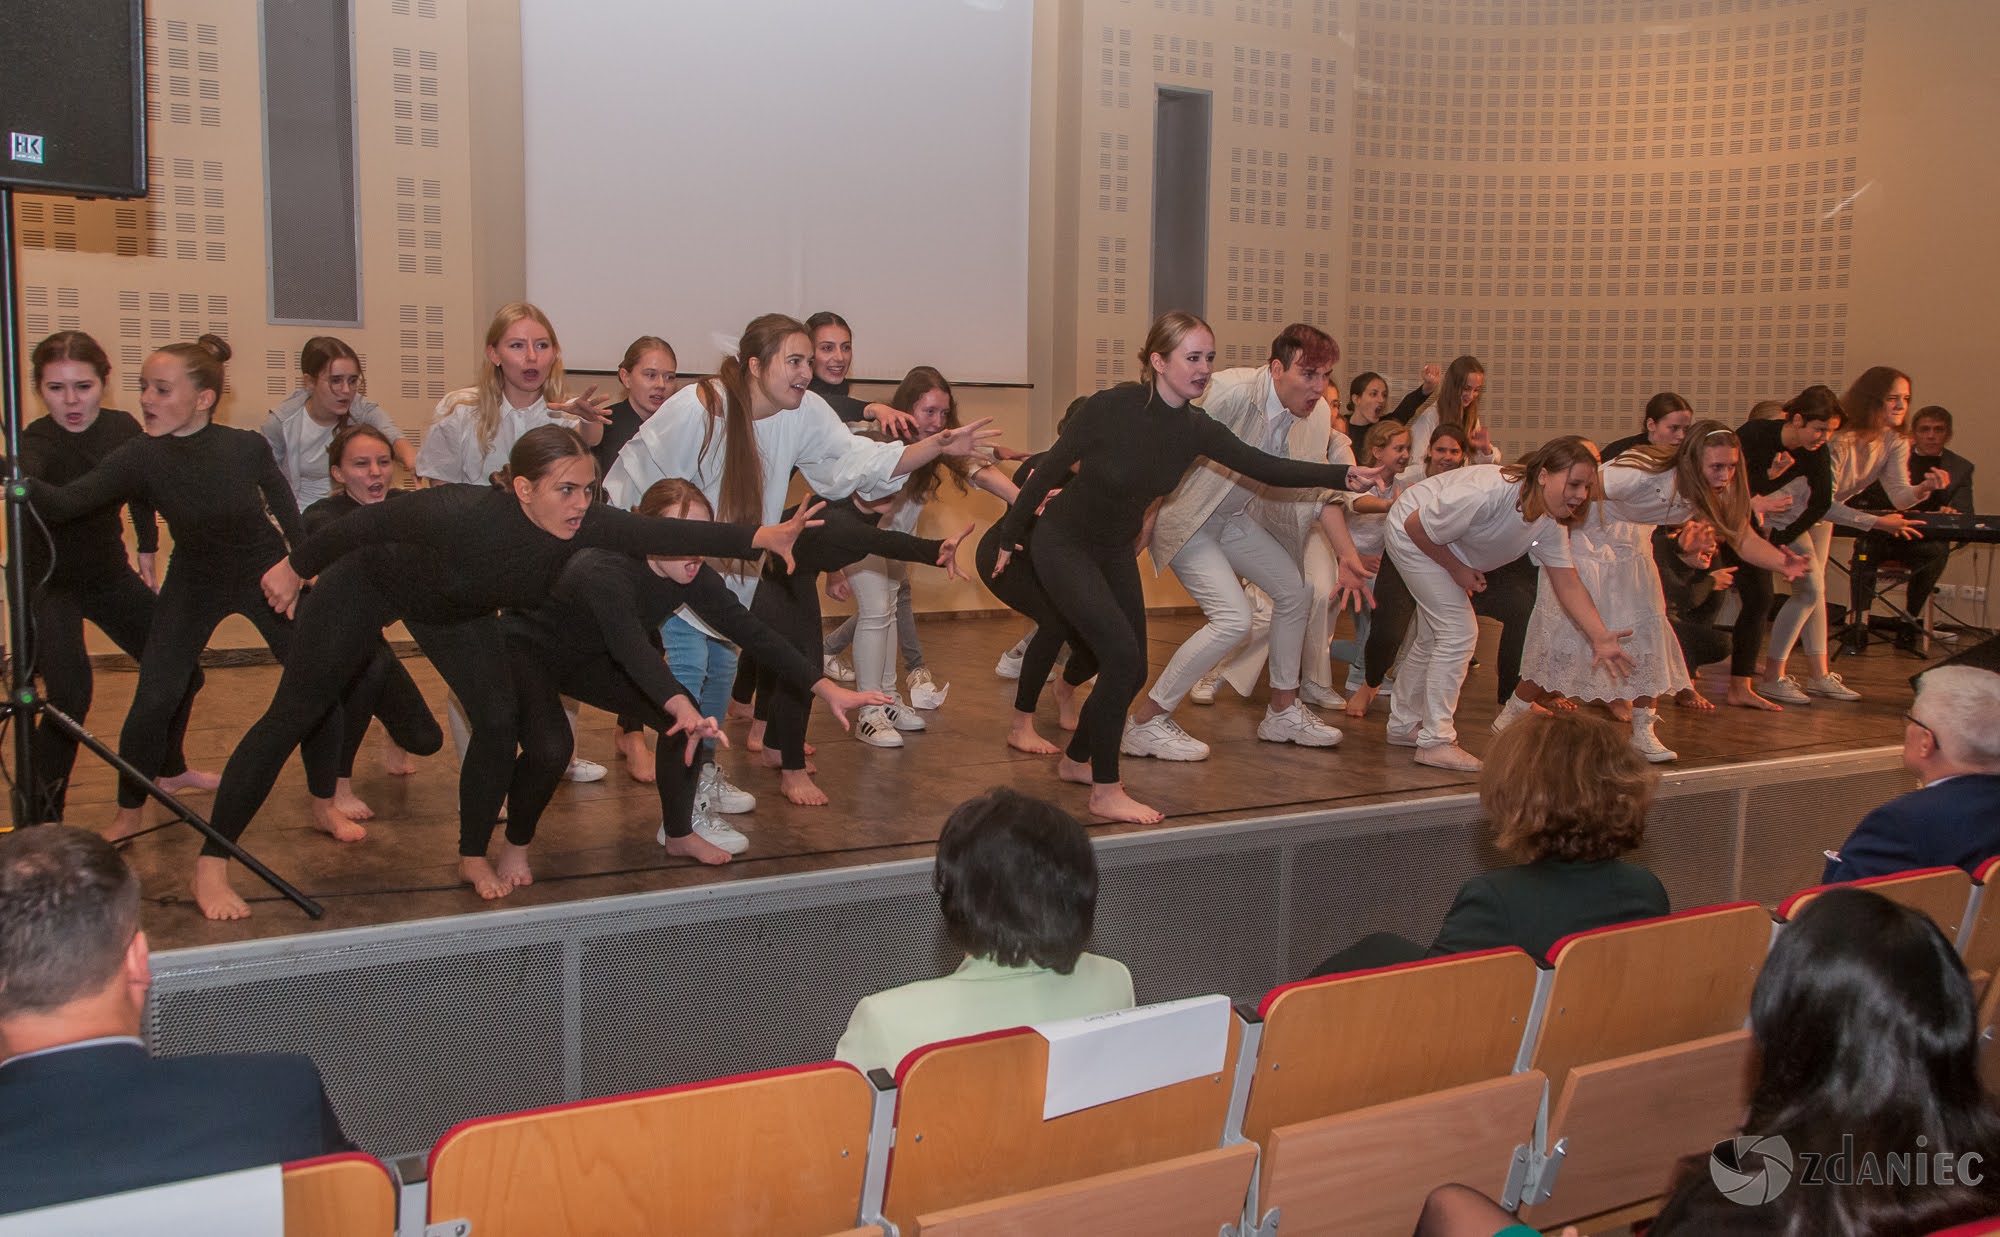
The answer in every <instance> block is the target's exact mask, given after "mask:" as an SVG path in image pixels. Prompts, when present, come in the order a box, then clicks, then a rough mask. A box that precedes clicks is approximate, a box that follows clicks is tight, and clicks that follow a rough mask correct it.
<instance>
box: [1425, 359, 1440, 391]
mask: <svg viewBox="0 0 2000 1237" xmlns="http://www.w3.org/2000/svg"><path fill="white" fill-rule="evenodd" d="M1443 381H1444V369H1443V368H1442V367H1441V366H1440V365H1438V363H1437V362H1436V361H1432V362H1431V363H1430V364H1428V365H1426V366H1424V393H1425V394H1426V395H1428V394H1430V393H1431V392H1432V391H1435V390H1437V389H1438V383H1440V382H1443Z"/></svg>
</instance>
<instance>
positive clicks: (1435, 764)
mask: <svg viewBox="0 0 2000 1237" xmlns="http://www.w3.org/2000/svg"><path fill="white" fill-rule="evenodd" d="M1417 763H1418V764H1420V765H1429V766H1430V767H1431V768H1433V769H1449V770H1450V771H1452V772H1453V773H1477V772H1479V770H1480V769H1481V768H1482V767H1483V766H1482V763H1481V761H1480V759H1479V757H1477V756H1475V755H1473V754H1472V753H1471V752H1468V751H1466V750H1465V749H1464V748H1462V747H1460V746H1459V745H1458V744H1456V743H1445V744H1440V745H1439V746H1437V747H1420V748H1418V749H1417Z"/></svg>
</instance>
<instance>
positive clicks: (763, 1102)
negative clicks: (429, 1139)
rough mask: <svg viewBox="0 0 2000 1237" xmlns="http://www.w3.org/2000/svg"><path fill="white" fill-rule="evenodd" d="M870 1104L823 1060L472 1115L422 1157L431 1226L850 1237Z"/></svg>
mask: <svg viewBox="0 0 2000 1237" xmlns="http://www.w3.org/2000/svg"><path fill="white" fill-rule="evenodd" d="M871 1102H872V1096H871V1093H870V1090H869V1086H868V1081H867V1079H865V1078H863V1077H862V1075H861V1073H860V1071H858V1070H856V1069H854V1068H853V1067H852V1066H849V1065H842V1064H836V1063H826V1064H819V1065H805V1066H799V1067H797V1068H794V1069H782V1070H772V1071H770V1072H767V1073H760V1074H743V1075H738V1076H736V1077H732V1078H722V1079H717V1080H715V1081H713V1082H701V1083H694V1084H691V1085H688V1086H682V1087H670V1088H667V1089H665V1090H661V1091H646V1092H639V1093H636V1094H632V1095H621V1096H613V1097H610V1098H606V1099H599V1100H585V1101H582V1102H579V1103H574V1104H560V1105H557V1106H555V1107H552V1108H543V1109H537V1110H534V1111H530V1112H523V1113H513V1114H509V1115H506V1116H497V1117H479V1118H475V1119H473V1120H471V1121H466V1122H463V1123H461V1124H459V1125H457V1126H455V1127H453V1128H452V1129H451V1130H449V1131H447V1132H446V1134H445V1135H444V1137H443V1138H441V1139H439V1140H438V1143H437V1145H436V1147H434V1148H433V1149H432V1150H431V1160H430V1220H431V1222H432V1223H439V1222H443V1221H448V1220H460V1219H463V1220H469V1221H470V1222H471V1224H472V1232H474V1233H476V1234H478V1237H530V1235H533V1237H586V1235H588V1237H598V1235H602V1237H611V1235H613V1234H629V1233H653V1234H667V1235H674V1234H688V1235H690V1237H692V1235H693V1234H702V1235H703V1237H718V1235H728V1234H742V1235H743V1237H751V1235H753V1234H755V1235H758V1237H785V1235H787V1234H789V1235H791V1237H825V1235H826V1234H829V1233H845V1232H849V1231H851V1230H853V1228H854V1226H855V1224H856V1222H857V1217H858V1216H859V1214H860V1209H861V1188H862V1176H863V1172H864V1170H865V1167H866V1164H867V1160H868V1135H869V1122H870V1119H871Z"/></svg>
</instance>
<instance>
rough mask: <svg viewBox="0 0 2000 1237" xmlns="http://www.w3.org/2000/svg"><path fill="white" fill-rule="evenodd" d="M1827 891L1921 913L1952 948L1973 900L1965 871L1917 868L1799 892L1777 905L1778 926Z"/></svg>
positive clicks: (1957, 939)
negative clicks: (1872, 896)
mask: <svg viewBox="0 0 2000 1237" xmlns="http://www.w3.org/2000/svg"><path fill="white" fill-rule="evenodd" d="M1829 889H1866V890H1868V891H1869V892H1870V893H1879V894H1881V895H1882V896H1883V897H1885V898H1887V899H1889V900H1890V901H1891V902H1894V903H1896V904H1898V905H1900V906H1907V907H1909V908H1910V909H1911V910H1913V911H1920V912H1922V913H1923V914H1924V915H1925V916H1927V917H1929V919H1930V921H1931V922H1932V923H1934V924H1936V925H1937V926H1938V928H1939V929H1940V930H1942V931H1943V932H1944V934H1945V937H1946V938H1947V939H1949V940H1950V941H1952V942H1953V943H1954V944H1956V943H1958V941H1959V930H1960V929H1961V928H1962V927H1963V926H1964V925H1965V922H1966V917H1965V912H1966V907H1967V906H1968V905H1969V904H1970V902H1971V900H1972V878H1971V877H1970V876H1967V875H1966V874H1965V869H1963V868H1918V869H1916V870H1915V871H1910V872H1895V873H1892V874H1890V875H1888V876H1868V877H1863V878H1862V879H1860V880H1856V881H1843V882H1840V883H1838V884H1834V885H1814V886H1813V887H1812V888H1811V889H1801V890H1799V891H1798V892H1797V893H1795V894H1793V895H1792V896H1791V897H1789V898H1786V899H1785V900H1784V901H1783V902H1780V903H1778V909H1777V910H1776V911H1775V912H1774V914H1775V915H1776V917H1777V919H1778V922H1780V923H1790V922H1791V921H1792V920H1793V919H1795V918H1797V916H1798V913H1799V912H1800V911H1802V910H1804V909H1805V908H1806V907H1808V906H1811V905H1812V903H1813V900H1814V899H1815V898H1818V897H1819V895H1821V894H1823V893H1825V892H1826V891H1827V890H1829Z"/></svg>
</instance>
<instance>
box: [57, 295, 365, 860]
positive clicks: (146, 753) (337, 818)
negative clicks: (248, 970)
mask: <svg viewBox="0 0 2000 1237" xmlns="http://www.w3.org/2000/svg"><path fill="white" fill-rule="evenodd" d="M228 359H229V345H228V344H226V343H224V342H223V341H222V340H220V339H218V338H217V337H215V336H213V335H204V336H202V337H201V339H200V341H199V342H197V343H192V344H170V345H168V346H167V347H165V348H162V349H160V350H159V351H158V352H155V353H154V354H153V355H152V356H150V357H148V358H147V359H146V365H145V368H144V369H143V370H142V371H141V377H142V379H143V382H144V385H143V387H142V389H141V392H140V395H139V406H140V409H141V411H142V412H143V413H144V415H145V430H146V434H145V436H144V437H142V438H134V439H132V440H130V441H128V442H126V443H125V444H124V445H123V446H121V447H119V448H118V449H117V450H115V451H113V452H112V453H111V454H110V455H108V456H106V457H105V459H104V462H103V463H101V464H99V465H98V466H97V467H96V468H93V469H92V470H91V471H90V472H89V473H88V474H86V475H85V476H83V477H81V478H79V479H77V480H76V481H73V482H71V483H70V484H68V485H65V486H62V487H60V488H58V487H55V486H50V485H47V484H44V483H42V482H40V481H31V482H30V483H29V498H30V501H31V502H32V503H33V504H34V507H35V511H36V512H37V513H38V514H39V515H40V516H41V518H42V519H43V520H44V521H45V522H47V523H50V524H55V523H62V522H66V521H69V520H74V519H79V518H81V517H84V516H88V515H91V514H93V513H95V512H99V511H103V510H106V509H107V508H116V507H117V506H118V505H120V504H122V503H127V502H131V501H133V500H134V499H138V500H142V501H145V502H148V503H150V504H151V505H152V507H153V509H154V510H156V511H158V512H159V513H160V515H161V516H162V517H164V518H165V519H166V521H167V528H168V530H169V531H171V532H172V533H173V535H174V554H173V562H172V568H171V570H169V571H168V572H167V579H166V582H165V583H164V584H162V585H161V586H160V596H159V604H158V607H157V608H156V609H155V610H154V613H153V624H152V627H151V629H150V630H149V631H148V632H147V635H146V647H145V651H144V652H143V653H142V654H141V655H140V658H139V685H138V687H137V689H136V690H135V691H134V693H133V696H132V707H131V709H130V711H129V712H127V713H126V715H125V729H124V731H123V732H122V733H121V734H120V735H119V739H118V754H119V755H120V756H123V757H124V758H125V759H126V760H127V761H129V762H131V763H132V764H133V765H134V766H136V767H137V768H138V770H139V771H140V772H141V773H143V774H145V775H146V776H147V777H149V778H150V777H157V776H158V775H159V772H160V770H161V768H162V767H163V764H164V762H165V760H166V754H167V749H168V747H169V746H170V744H171V742H172V739H171V736H172V733H173V730H172V728H173V725H174V717H175V715H176V714H177V713H179V712H180V711H181V709H182V706H183V702H184V701H185V700H186V698H187V694H188V690H189V686H190V684H191V682H192V680H193V677H194V674H195V670H196V667H197V666H198V665H199V664H200V660H201V651H202V649H203V648H204V647H206V645H207V644H208V637H209V636H210V635H211V634H212V633H213V632H214V631H215V628H216V625H217V624H219V623H220V622H222V620H223V619H224V618H226V617H228V616H229V615H231V614H241V615H242V616H244V617H245V618H247V619H249V620H250V621H251V622H252V623H253V624H255V625H256V627H257V631H258V633H259V634H260V635H262V636H263V637H264V642H265V644H267V645H269V646H270V649H271V653H272V655H273V656H275V657H276V658H277V659H278V660H279V661H280V662H284V661H287V660H289V659H290V657H291V652H292V636H293V632H292V625H291V623H289V622H287V621H286V620H285V619H283V618H281V617H279V616H278V615H274V614H272V613H271V611H270V610H269V609H268V608H266V607H265V606H264V605H263V604H262V598H261V596H260V594H259V591H258V587H257V582H258V578H259V577H260V576H262V575H263V574H264V572H265V570H266V569H267V568H268V567H270V565H271V564H272V563H274V562H277V561H280V560H282V559H283V558H284V556H285V548H286V544H287V542H290V543H293V544H296V543H297V542H298V540H299V538H300V526H299V509H298V506H297V504H296V503H295V502H294V501H293V499H292V490H291V487H290V486H288V485H286V484H285V478H284V474H283V473H281V472H280V471H279V470H278V461H277V460H276V459H275V458H274V457H273V456H272V455H271V447H270V444H269V443H267V442H266V441H265V440H264V436H263V435H262V434H259V433H256V432H254V431H252V430H240V429H234V428H231V427H230V426H227V425H217V424H215V423H214V422H213V421H212V420H211V419H210V418H211V416H212V415H213V413H214V411H215V404H216V401H217V400H219V399H220V398H221V397H222V382H223V364H224V362H226V361H227V360H228ZM273 521H276V523H275V524H274V523H273ZM329 720H330V721H331V722H332V724H331V725H323V724H316V725H315V726H314V727H312V728H310V733H309V734H308V733H306V732H301V734H300V736H299V737H300V739H301V740H302V741H303V742H304V748H305V750H304V756H305V765H306V783H307V785H308V787H309V788H310V789H311V791H312V796H313V825H314V826H315V827H316V828H318V829H320V830H321V831H322V832H325V833H328V834H331V835H332V836H333V837H334V838H335V839H336V840H339V841H342V842H352V841H357V840H359V839H361V838H362V837H365V836H366V835H367V831H366V830H364V829H363V828H362V827H361V826H360V825H358V824H356V823H354V822H353V821H351V820H349V819H348V818H347V817H345V816H343V815H341V814H340V813H339V812H338V811H337V810H336V809H335V808H334V806H333V791H334V782H335V780H336V778H337V776H338V766H339V760H340V719H339V718H338V717H337V716H335V717H332V718H330V719H329V718H318V719H315V721H316V723H319V722H326V721H329ZM289 750H290V749H287V751H289ZM272 775H273V776H274V777H275V776H276V770H273V771H272ZM145 801H146V800H145V791H144V790H143V788H141V787H139V786H134V785H132V784H131V783H129V782H125V781H121V782H120V784H119V787H118V815H117V817H116V819H115V820H114V821H113V823H112V827H111V830H110V831H109V833H108V835H107V836H110V837H112V838H119V837H124V836H128V835H130V834H132V833H135V832H137V831H138V829H139V826H140V808H141V805H143V804H144V803H145Z"/></svg>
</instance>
